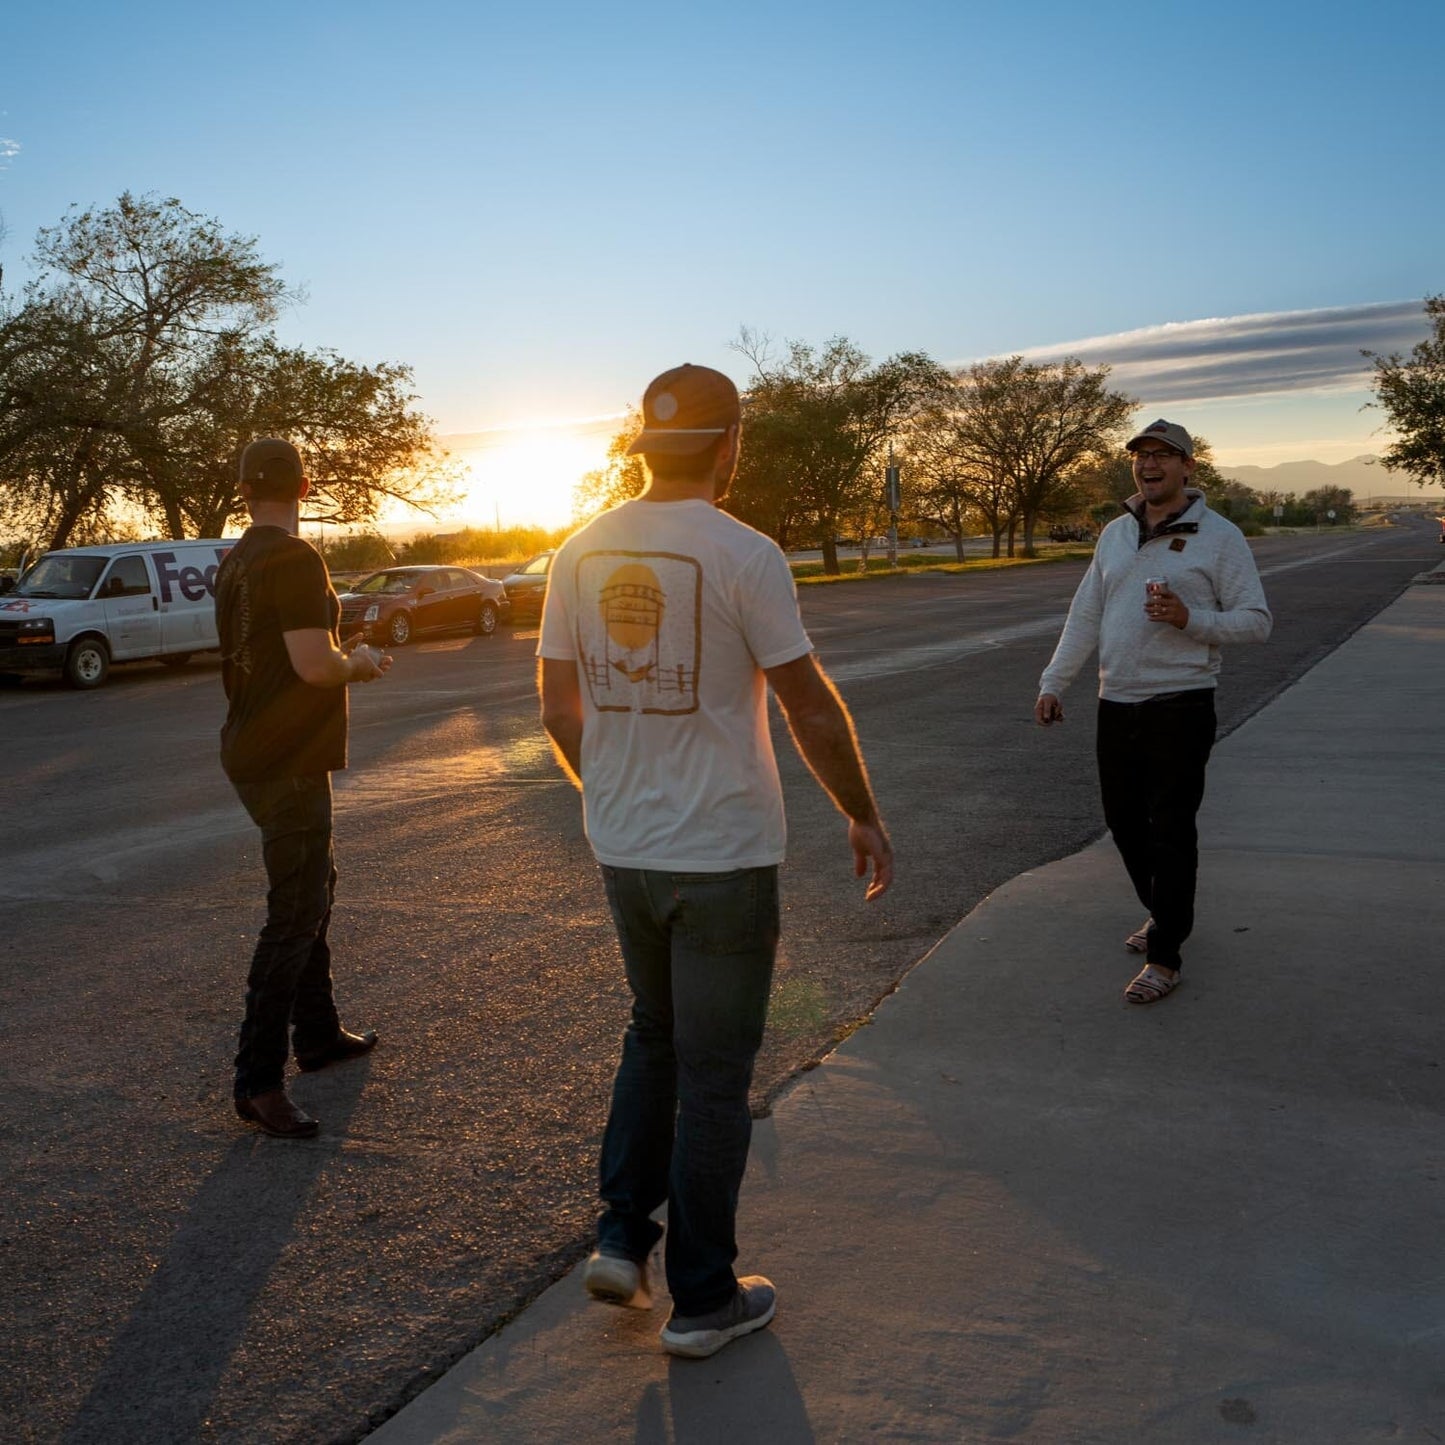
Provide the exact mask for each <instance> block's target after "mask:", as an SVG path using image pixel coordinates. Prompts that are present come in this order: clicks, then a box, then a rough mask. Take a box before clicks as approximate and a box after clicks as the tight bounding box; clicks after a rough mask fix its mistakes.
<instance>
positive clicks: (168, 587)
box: [151, 547, 231, 602]
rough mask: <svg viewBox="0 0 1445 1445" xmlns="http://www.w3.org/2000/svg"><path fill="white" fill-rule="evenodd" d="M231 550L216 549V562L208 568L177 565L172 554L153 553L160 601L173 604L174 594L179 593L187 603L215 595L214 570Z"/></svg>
mask: <svg viewBox="0 0 1445 1445" xmlns="http://www.w3.org/2000/svg"><path fill="white" fill-rule="evenodd" d="M230 550H231V549H230V548H229V547H217V548H216V560H215V561H214V562H212V563H211V565H210V566H209V567H204V568H202V567H192V566H190V565H189V564H187V565H185V566H180V565H177V563H176V554H175V553H174V552H154V553H152V554H151V555H152V558H153V560H154V562H155V564H156V581H157V582H159V583H160V589H161V601H162V602H174V601H175V594H176V593H177V592H179V593H180V595H181V596H182V597H184V598H185V599H186V601H187V602H200V601H201V600H202V599H203V598H205V597H207V596H210V597H214V596H215V595H216V568H217V566H219V564H220V561H221V558H223V557H224V556H225V555H226V553H227V552H229V551H230Z"/></svg>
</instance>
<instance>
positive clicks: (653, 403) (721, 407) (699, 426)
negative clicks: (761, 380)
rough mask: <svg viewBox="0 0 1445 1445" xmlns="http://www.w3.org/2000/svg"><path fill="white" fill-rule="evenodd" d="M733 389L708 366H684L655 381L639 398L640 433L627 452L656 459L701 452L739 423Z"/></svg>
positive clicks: (666, 373) (687, 455)
mask: <svg viewBox="0 0 1445 1445" xmlns="http://www.w3.org/2000/svg"><path fill="white" fill-rule="evenodd" d="M742 414H743V413H742V403H741V401H740V400H739V399H738V389H737V387H735V386H734V385H733V383H732V381H731V380H730V379H729V378H728V377H726V376H724V375H723V374H722V372H720V371H714V370H713V369H712V368H711V367H710V366H694V365H692V363H691V362H684V363H683V364H682V365H681V366H675V367H673V369H672V370H671V371H664V372H663V373H662V375H661V376H659V377H656V378H655V379H654V380H653V382H652V383H651V385H650V386H649V387H648V388H647V390H646V391H645V392H644V393H643V396H642V431H641V433H640V434H639V435H638V438H637V440H636V441H635V442H633V443H632V445H631V446H630V447H628V448H627V453H628V455H629V456H631V455H632V454H634V453H635V452H653V453H655V454H657V455H658V456H669V457H690V456H696V455H697V453H698V452H702V451H706V450H707V449H708V447H710V446H713V445H714V444H715V443H716V442H717V441H718V439H719V438H720V437H722V436H723V435H724V434H725V433H726V432H727V429H728V428H729V427H730V426H736V425H737V424H738V422H739V421H740V420H741V419H742Z"/></svg>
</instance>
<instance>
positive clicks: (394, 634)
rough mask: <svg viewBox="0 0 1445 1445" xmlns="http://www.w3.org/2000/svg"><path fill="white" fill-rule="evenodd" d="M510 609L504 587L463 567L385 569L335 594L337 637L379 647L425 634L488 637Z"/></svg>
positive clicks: (396, 644)
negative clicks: (338, 610)
mask: <svg viewBox="0 0 1445 1445" xmlns="http://www.w3.org/2000/svg"><path fill="white" fill-rule="evenodd" d="M510 613H511V605H510V603H509V601H508V598H507V590H506V588H505V587H504V586H503V585H502V584H501V583H500V582H497V581H494V580H493V579H492V578H490V577H483V576H481V575H480V574H479V573H476V572H471V571H468V569H467V568H465V567H387V568H385V569H384V570H383V571H381V572H373V573H372V574H371V576H370V577H366V578H364V579H363V580H362V581H360V582H357V583H355V584H353V585H351V586H350V587H349V588H348V590H347V591H345V592H343V593H342V594H341V636H342V637H343V638H347V637H352V636H354V635H355V634H356V633H358V632H359V633H362V634H364V635H365V637H366V640H367V641H368V642H376V643H380V644H381V645H382V646H383V647H405V646H406V644H407V643H408V642H410V641H411V639H412V638H413V637H419V636H421V635H423V634H424V633H431V632H460V631H465V632H475V633H477V634H478V635H479V636H482V637H490V636H491V634H492V633H494V632H495V631H496V630H497V623H498V621H499V620H501V619H502V618H505V617H507V616H509V615H510Z"/></svg>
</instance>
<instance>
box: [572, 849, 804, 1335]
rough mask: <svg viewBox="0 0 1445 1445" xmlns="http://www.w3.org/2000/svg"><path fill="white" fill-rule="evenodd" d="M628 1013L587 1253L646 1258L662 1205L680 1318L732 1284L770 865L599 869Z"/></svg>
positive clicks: (773, 903)
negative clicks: (598, 1213) (592, 1244)
mask: <svg viewBox="0 0 1445 1445" xmlns="http://www.w3.org/2000/svg"><path fill="white" fill-rule="evenodd" d="M602 878H603V882H604V884H605V885H606V888H607V901H608V902H609V903H610V904H611V905H612V916H613V919H614V920H615V921H616V924H617V936H618V939H619V940H620V942H621V944H622V957H623V961H624V962H625V964H626V966H627V981H628V983H629V984H630V985H631V988H632V998H633V1003H632V1019H631V1021H630V1022H629V1023H628V1025H627V1031H626V1033H625V1034H624V1035H623V1039H622V1062H621V1064H620V1065H619V1067H618V1070H617V1078H616V1081H615V1082H614V1084H613V1086H612V1110H611V1113H610V1115H609V1116H608V1120H607V1131H606V1133H605V1135H604V1136H603V1140H602V1160H601V1169H600V1174H601V1186H602V1187H601V1193H602V1199H603V1202H604V1203H605V1204H606V1206H607V1208H606V1209H605V1210H604V1212H603V1214H602V1217H601V1219H600V1221H599V1223H598V1229H597V1235H598V1246H599V1248H601V1249H603V1250H604V1251H605V1252H607V1253H612V1254H621V1255H625V1256H627V1257H628V1258H630V1259H635V1260H643V1259H646V1258H647V1255H648V1252H649V1251H650V1250H651V1249H652V1246H653V1245H654V1244H656V1243H657V1240H658V1236H659V1235H660V1234H661V1233H662V1227H661V1226H660V1225H659V1224H657V1223H656V1222H655V1221H654V1220H653V1219H652V1218H651V1215H652V1212H653V1211H654V1210H655V1209H656V1208H657V1207H658V1206H659V1205H660V1204H661V1203H662V1202H663V1200H664V1199H665V1200H666V1201H667V1250H666V1261H667V1283H668V1288H669V1289H670V1290H671V1291H672V1298H673V1303H674V1305H675V1306H676V1308H677V1312H678V1313H679V1314H681V1315H700V1314H706V1313H708V1312H709V1311H711V1310H714V1309H717V1308H718V1307H719V1306H721V1305H723V1304H726V1303H727V1301H728V1300H729V1299H731V1298H732V1296H733V1294H734V1292H735V1291H736V1289H737V1276H736V1275H734V1273H733V1261H734V1260H735V1259H736V1258H737V1253H738V1250H737V1240H736V1236H735V1230H734V1224H735V1220H736V1217H737V1205H738V1189H739V1188H740V1186H741V1184H742V1178H743V1169H744V1167H745V1166H746V1164H747V1159H748V1144H749V1141H750V1140H751V1138H752V1130H753V1121H752V1115H751V1113H750V1112H749V1109H748V1087H749V1085H750V1084H751V1083H752V1078H753V1060H754V1058H755V1057H756V1055H757V1052H758V1047H759V1045H760V1044H761V1043H762V1040H763V1024H764V1022H765V1021H766V1019H767V1013H768V993H769V990H770V988H771V986H772V979H773V955H774V954H775V952H776V951H777V944H778V870H777V869H776V868H743V869H738V870H737V871H735V872H731V873H661V872H652V871H649V870H644V869H640V868H609V867H607V866H606V865H604V866H603V868H602Z"/></svg>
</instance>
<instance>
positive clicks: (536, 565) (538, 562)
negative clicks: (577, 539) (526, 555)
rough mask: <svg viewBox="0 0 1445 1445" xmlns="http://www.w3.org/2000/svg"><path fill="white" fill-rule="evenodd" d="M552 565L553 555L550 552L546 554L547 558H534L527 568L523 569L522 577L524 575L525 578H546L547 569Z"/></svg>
mask: <svg viewBox="0 0 1445 1445" xmlns="http://www.w3.org/2000/svg"><path fill="white" fill-rule="evenodd" d="M551 564H552V554H551V553H550V552H548V553H547V554H546V556H543V557H533V558H532V560H531V561H530V562H528V563H527V565H526V566H525V567H523V568H522V574H521V575H522V576H523V577H541V576H545V575H546V572H547V568H548V567H550V566H551Z"/></svg>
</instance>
